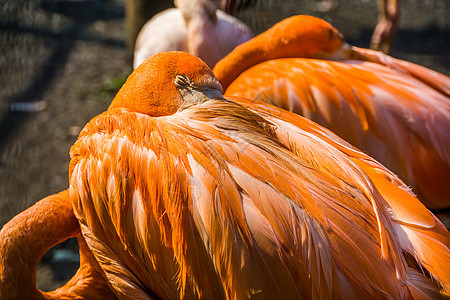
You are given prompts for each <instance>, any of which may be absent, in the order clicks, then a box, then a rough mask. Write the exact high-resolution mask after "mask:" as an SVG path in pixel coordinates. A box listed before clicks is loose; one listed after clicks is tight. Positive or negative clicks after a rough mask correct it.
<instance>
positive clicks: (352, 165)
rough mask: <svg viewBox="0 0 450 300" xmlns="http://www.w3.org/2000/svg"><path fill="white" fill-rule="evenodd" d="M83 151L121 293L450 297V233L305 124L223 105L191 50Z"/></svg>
mask: <svg viewBox="0 0 450 300" xmlns="http://www.w3.org/2000/svg"><path fill="white" fill-rule="evenodd" d="M71 157H72V160H71V164H70V178H71V179H70V191H71V197H72V200H73V201H74V211H75V214H76V216H77V218H78V219H79V221H80V224H81V229H82V232H83V236H84V237H85V238H86V241H87V243H88V245H89V247H90V248H91V250H92V251H93V253H94V254H95V256H96V257H97V260H98V261H99V263H100V265H101V267H102V269H103V270H104V271H105V273H106V275H107V277H108V278H109V280H110V284H111V286H112V288H113V289H114V291H115V293H116V295H117V296H119V297H125V296H127V297H132V298H138V299H146V298H147V297H148V295H149V293H150V292H151V294H152V295H153V293H154V294H156V295H157V296H158V297H161V298H163V299H172V298H179V297H186V298H197V297H205V298H207V299H217V298H228V299H241V298H247V297H250V296H257V295H260V296H265V297H267V298H277V297H278V298H293V299H299V298H301V297H303V298H315V297H317V298H330V297H333V296H341V297H343V298H347V299H350V298H355V297H364V296H367V297H376V296H386V295H389V296H390V297H393V298H407V297H410V296H413V297H419V295H422V296H423V294H422V293H425V294H427V295H428V296H430V297H438V296H439V290H441V291H442V292H445V293H448V291H449V288H450V285H449V283H450V278H449V274H448V272H447V269H448V267H449V263H450V257H449V255H450V252H449V249H448V245H449V238H450V236H449V233H448V231H447V230H446V229H445V228H444V227H443V225H442V224H441V223H440V222H439V221H438V220H437V219H436V218H435V217H434V216H433V215H432V214H431V213H430V212H428V210H427V209H426V208H425V207H424V206H423V205H422V204H421V203H420V202H419V201H418V200H417V199H416V198H415V197H414V196H413V195H412V193H411V192H410V191H409V190H408V188H407V187H406V186H405V185H404V184H403V183H402V182H401V181H399V180H398V178H397V177H396V176H395V175H393V174H392V173H390V172H389V171H388V170H387V169H385V168H384V167H383V166H382V165H380V164H378V163H377V162H376V161H374V160H373V159H371V158H370V157H368V156H366V155H364V154H363V153H361V152H359V151H358V150H356V149H355V148H352V147H351V146H350V145H349V144H348V143H346V142H344V141H343V140H341V139H339V138H338V137H337V136H335V135H334V134H333V133H331V132H329V131H328V130H326V129H324V128H322V127H320V126H318V125H316V124H315V123H313V122H311V121H309V120H307V119H304V118H301V117H299V116H297V115H295V114H292V113H289V112H285V111H283V110H281V109H278V108H275V107H273V106H270V105H267V104H263V103H259V102H254V101H251V100H245V99H237V98H232V99H229V100H225V99H224V98H223V97H222V96H221V87H220V85H219V83H218V82H217V81H216V79H215V78H214V76H213V75H212V72H211V71H210V70H209V69H208V67H207V66H206V64H204V63H203V62H201V61H200V60H199V59H197V58H196V57H194V56H192V55H189V54H187V53H183V52H169V53H161V54H158V55H155V56H153V57H152V58H151V59H149V60H147V61H146V62H145V63H144V64H142V65H141V66H140V67H139V68H138V69H137V70H135V72H134V73H133V74H132V75H131V76H130V77H129V79H128V80H127V82H126V83H125V85H124V86H123V87H122V89H121V90H120V91H119V93H118V94H117V96H116V97H115V99H114V100H113V102H112V104H111V106H110V107H109V109H108V110H107V111H106V112H105V113H103V114H101V115H99V116H98V117H96V118H94V119H93V120H91V122H89V123H88V124H87V125H86V127H85V128H84V129H83V131H82V132H81V134H80V137H79V139H78V141H77V142H76V143H75V145H74V146H73V147H72V149H71ZM294 183H295V184H294ZM420 266H421V267H423V268H426V269H427V272H429V273H430V274H431V278H433V280H435V281H433V280H430V278H428V277H427V275H426V274H425V273H423V272H422V271H421V269H420V268H421V267H420ZM427 274H428V273H427ZM404 283H406V285H405V284H404Z"/></svg>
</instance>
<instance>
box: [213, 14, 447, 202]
mask: <svg viewBox="0 0 450 300" xmlns="http://www.w3.org/2000/svg"><path fill="white" fill-rule="evenodd" d="M214 73H215V75H216V77H217V78H218V80H219V82H220V83H221V84H222V86H223V88H224V89H225V95H230V96H231V95H234V96H242V97H247V98H250V99H257V100H261V101H263V102H267V103H270V104H274V105H276V106H279V107H282V108H284V109H287V110H290V111H293V112H295V113H297V114H300V115H302V116H305V117H307V118H310V119H311V120H313V121H315V122H318V123H319V124H321V125H323V126H325V127H327V128H329V129H331V130H332V131H333V132H335V133H336V134H338V135H339V136H341V137H342V138H344V139H345V140H347V141H348V142H350V143H351V144H353V145H355V146H357V147H358V148H360V149H362V150H363V151H365V152H367V153H368V154H369V155H371V156H373V157H374V158H376V159H377V160H379V161H380V162H382V163H383V164H384V165H385V166H387V167H388V168H389V169H391V170H392V171H394V172H395V173H396V174H397V175H398V176H399V177H400V178H402V179H403V180H404V181H405V182H406V183H407V184H408V185H409V186H411V187H412V190H413V191H414V192H415V193H416V194H417V195H418V197H419V199H420V200H421V201H422V202H423V203H424V204H425V205H427V206H428V207H430V208H436V209H439V208H446V207H449V206H450V197H449V192H450V190H449V188H448V182H449V180H448V178H450V130H449V128H450V79H449V78H448V77H447V76H445V75H442V74H439V73H436V72H434V71H432V70H429V69H426V68H424V67H421V66H418V65H415V64H412V63H408V62H405V61H401V60H398V59H394V58H392V57H389V56H387V55H384V54H382V53H380V52H376V51H372V50H367V49H360V48H356V47H351V46H349V45H348V44H346V43H345V42H343V40H342V35H341V34H340V33H339V32H338V31H337V30H336V29H335V28H333V27H332V26H331V25H330V24H328V23H327V22H325V21H323V20H321V19H318V18H315V17H311V16H294V17H291V18H288V19H286V20H283V21H281V22H280V23H278V24H276V25H275V26H274V27H272V28H271V29H269V30H268V31H266V32H265V33H262V34H261V35H259V36H257V37H255V38H254V39H252V40H250V41H249V42H247V43H244V44H242V45H241V46H238V47H237V48H236V49H235V50H234V51H232V52H231V53H230V54H229V55H228V56H227V57H225V58H224V59H223V60H221V61H220V62H219V63H218V64H217V65H216V67H215V68H214Z"/></svg>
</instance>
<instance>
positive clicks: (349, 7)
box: [0, 0, 450, 290]
mask: <svg viewBox="0 0 450 300" xmlns="http://www.w3.org/2000/svg"><path fill="white" fill-rule="evenodd" d="M329 1H330V0H325V1H319V0H283V1H275V0H254V1H253V2H252V3H251V4H249V5H247V6H244V7H242V8H241V9H240V10H239V11H238V12H237V13H236V14H235V16H236V17H237V18H239V19H241V20H242V21H244V22H245V23H246V24H247V25H248V26H249V27H250V28H251V29H252V30H253V32H254V33H255V34H258V33H261V32H262V31H264V30H266V29H268V28H269V27H271V26H272V25H273V24H275V23H276V22H278V21H280V20H282V19H284V18H286V17H288V16H292V15H295V14H310V15H314V16H318V17H321V18H323V19H325V20H327V21H328V22H330V23H331V24H333V25H334V26H335V27H336V28H337V29H338V30H339V31H340V32H342V33H343V34H344V36H345V39H346V40H347V41H348V42H349V43H350V44H352V45H355V46H359V47H365V48H367V47H369V43H370V37H371V35H372V32H373V29H374V27H375V25H376V22H377V1H376V0H335V1H332V2H333V5H332V6H331V7H330V6H327V4H329ZM214 2H216V3H217V4H219V3H220V0H219V1H214ZM169 7H173V1H170V0H165V1H161V0H159V1H156V0H154V1H150V0H147V1H137V0H136V1H132V0H128V1H125V2H124V1H123V0H122V1H120V0H97V1H94V0H45V1H44V0H42V1H39V0H0V226H3V225H4V224H5V223H6V222H8V221H9V220H10V219H11V218H12V217H13V216H15V215H16V214H18V213H19V212H21V211H22V210H24V209H26V208H27V207H29V206H31V205H32V204H34V203H35V202H36V201H37V200H39V199H41V198H43V197H45V196H47V195H50V194H54V193H57V192H59V191H61V190H64V189H66V188H67V187H68V164H69V149H70V146H71V145H72V144H73V143H74V142H75V140H76V138H77V136H78V133H79V131H80V130H81V128H82V127H83V126H84V125H85V124H86V123H87V122H88V121H89V120H90V119H91V118H92V117H94V116H95V115H97V114H99V113H101V112H102V111H104V110H105V109H106V108H107V107H108V105H109V103H110V102H111V100H112V98H113V97H114V95H115V93H116V92H117V91H118V89H119V88H120V86H121V85H122V84H123V82H124V81H125V79H126V78H127V76H128V75H129V74H130V73H131V71H132V67H131V66H132V53H133V45H134V40H135V38H136V36H137V33H138V32H139V30H140V27H141V26H142V25H143V24H144V23H145V22H146V21H147V20H148V19H149V18H150V17H151V16H152V15H154V14H155V13H157V12H159V11H162V10H164V9H166V8H169ZM400 11H401V15H400V21H399V29H398V32H397V36H396V39H395V42H394V45H393V49H392V52H391V55H392V56H394V57H396V58H401V59H404V60H408V61H412V62H415V63H418V64H420V65H423V66H426V67H428V68H431V69H434V70H436V71H439V72H441V73H444V74H446V75H450V18H449V16H450V0H430V1H417V0H401V1H400ZM449 130H450V129H449ZM77 268H78V256H77V245H76V240H73V239H71V240H69V241H67V242H65V243H63V244H61V245H59V246H57V247H55V249H53V251H50V252H49V253H47V254H46V255H45V256H44V257H43V259H42V260H41V263H40V265H39V266H38V276H37V281H38V282H37V285H38V287H39V288H41V289H43V290H52V289H54V288H56V287H58V286H61V285H62V284H63V283H64V282H65V281H66V280H68V279H69V278H70V277H71V276H72V275H73V274H74V272H75V270H76V269H77Z"/></svg>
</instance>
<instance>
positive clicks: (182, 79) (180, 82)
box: [174, 75, 191, 88]
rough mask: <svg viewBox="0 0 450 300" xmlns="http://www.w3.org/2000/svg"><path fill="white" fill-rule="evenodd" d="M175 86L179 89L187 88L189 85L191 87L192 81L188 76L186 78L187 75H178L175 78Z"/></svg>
mask: <svg viewBox="0 0 450 300" xmlns="http://www.w3.org/2000/svg"><path fill="white" fill-rule="evenodd" d="M174 81H175V85H176V86H177V87H178V88H182V87H185V86H187V85H190V84H191V80H190V79H189V78H188V77H187V76H185V75H177V76H176V77H175V80H174Z"/></svg>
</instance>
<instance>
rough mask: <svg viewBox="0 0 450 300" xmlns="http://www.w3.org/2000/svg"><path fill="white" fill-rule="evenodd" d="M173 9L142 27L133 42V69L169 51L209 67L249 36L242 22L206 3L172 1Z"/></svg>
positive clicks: (188, 0)
mask: <svg viewBox="0 0 450 300" xmlns="http://www.w3.org/2000/svg"><path fill="white" fill-rule="evenodd" d="M175 6H176V7H177V8H171V9H168V10H165V11H163V12H161V13H159V14H158V15H156V16H155V17H153V18H152V19H150V21H148V22H147V23H146V24H145V25H144V27H143V28H142V30H141V32H140V33H139V35H138V38H137V40H136V46H135V51H134V63H133V66H134V68H137V67H138V66H139V65H140V64H141V63H142V62H143V61H144V60H145V59H146V58H148V57H150V56H152V55H153V54H156V53H159V52H162V51H169V50H181V51H187V52H189V53H192V54H194V55H196V56H198V57H200V58H201V59H203V60H204V61H205V62H206V63H207V64H208V65H209V66H210V67H213V66H214V65H215V64H216V62H218V61H219V60H220V59H221V58H223V57H224V56H225V55H227V54H228V53H229V52H230V51H231V50H233V49H234V47H236V46H237V45H239V44H241V43H243V42H245V41H247V40H249V39H250V38H252V36H253V34H252V33H251V31H250V29H249V28H248V27H247V26H246V25H245V24H244V23H243V22H241V21H239V20H238V19H236V18H234V17H232V16H230V15H228V14H226V13H225V12H223V11H221V10H218V9H217V8H216V6H215V4H214V3H213V2H211V1H210V0H176V1H175Z"/></svg>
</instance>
